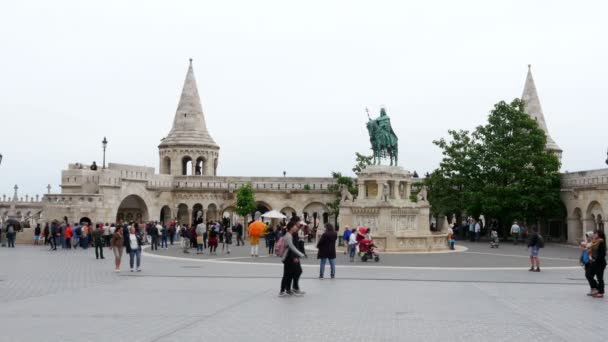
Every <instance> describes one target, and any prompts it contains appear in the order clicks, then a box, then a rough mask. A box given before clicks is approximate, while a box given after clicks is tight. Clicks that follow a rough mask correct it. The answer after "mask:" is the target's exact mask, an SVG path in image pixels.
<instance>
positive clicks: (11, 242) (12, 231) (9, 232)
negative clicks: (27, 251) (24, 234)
mask: <svg viewBox="0 0 608 342" xmlns="http://www.w3.org/2000/svg"><path fill="white" fill-rule="evenodd" d="M15 236H17V229H16V228H15V225H14V224H13V223H12V222H9V223H8V225H7V226H6V239H7V240H8V247H9V248H15Z"/></svg>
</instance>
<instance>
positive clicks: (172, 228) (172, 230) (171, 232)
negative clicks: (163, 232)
mask: <svg viewBox="0 0 608 342" xmlns="http://www.w3.org/2000/svg"><path fill="white" fill-rule="evenodd" d="M174 238H175V224H173V223H171V222H169V243H171V246H173V239H174Z"/></svg>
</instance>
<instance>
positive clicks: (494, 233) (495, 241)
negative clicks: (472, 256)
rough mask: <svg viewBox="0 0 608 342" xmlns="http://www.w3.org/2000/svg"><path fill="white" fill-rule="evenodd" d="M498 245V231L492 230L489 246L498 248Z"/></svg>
mask: <svg viewBox="0 0 608 342" xmlns="http://www.w3.org/2000/svg"><path fill="white" fill-rule="evenodd" d="M498 245H499V240H498V232H497V231H495V230H493V231H492V233H490V247H491V248H498Z"/></svg>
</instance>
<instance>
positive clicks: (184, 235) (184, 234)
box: [180, 227, 190, 254]
mask: <svg viewBox="0 0 608 342" xmlns="http://www.w3.org/2000/svg"><path fill="white" fill-rule="evenodd" d="M180 233H181V234H180V235H181V239H182V248H183V250H182V251H183V252H184V254H188V253H190V251H188V249H189V248H190V232H189V231H188V229H186V227H181V229H180Z"/></svg>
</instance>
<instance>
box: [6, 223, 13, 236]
mask: <svg viewBox="0 0 608 342" xmlns="http://www.w3.org/2000/svg"><path fill="white" fill-rule="evenodd" d="M14 232H15V228H14V227H13V225H12V224H11V225H10V226H8V231H7V233H9V234H13V233H14Z"/></svg>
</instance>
